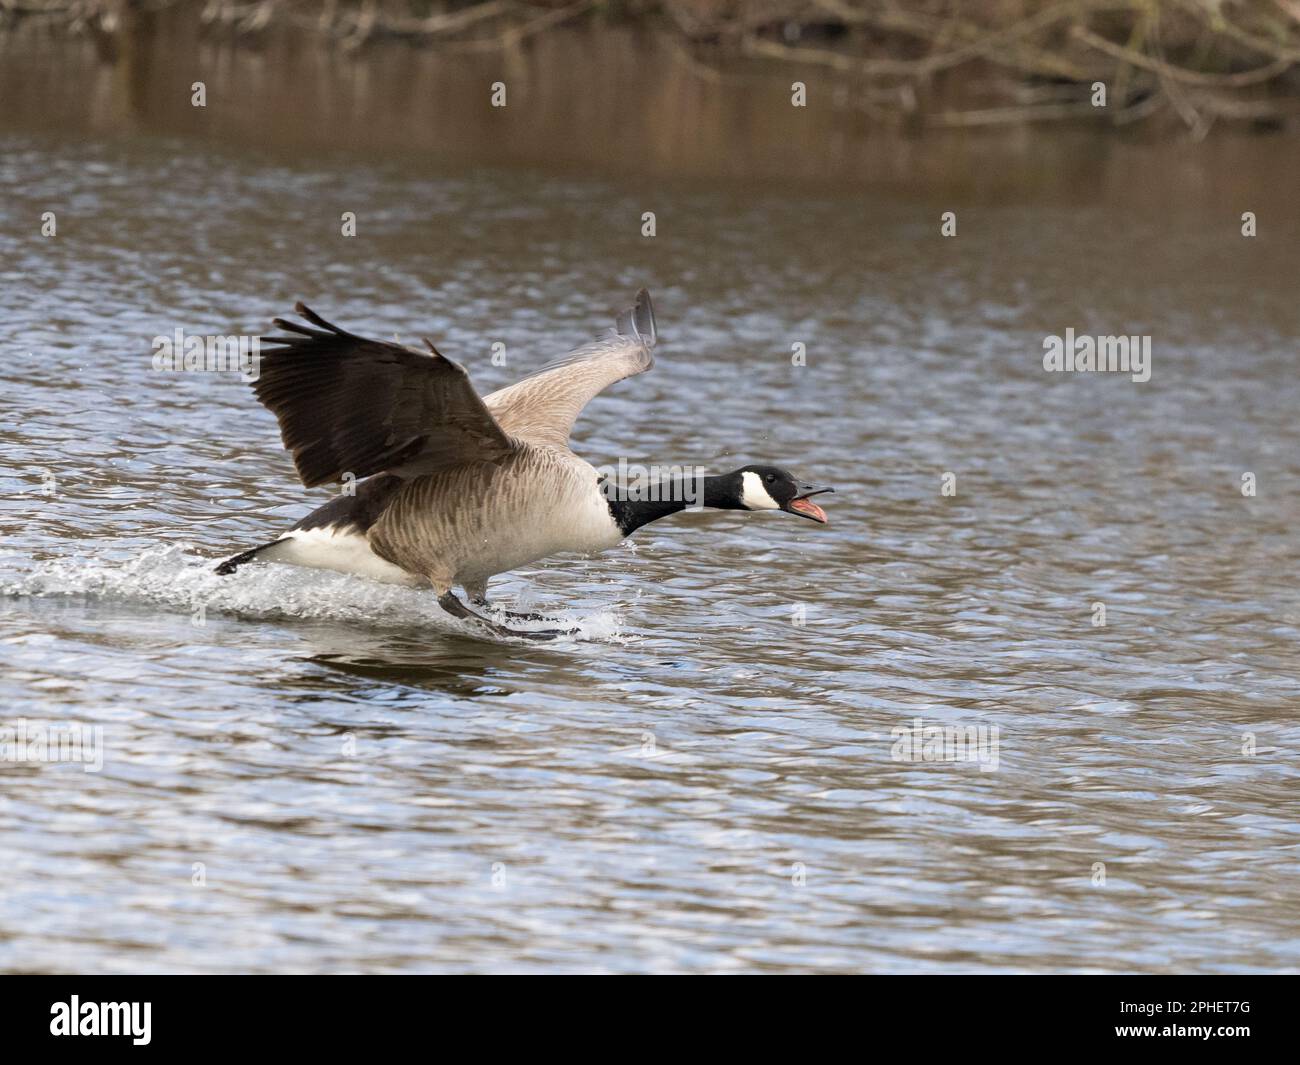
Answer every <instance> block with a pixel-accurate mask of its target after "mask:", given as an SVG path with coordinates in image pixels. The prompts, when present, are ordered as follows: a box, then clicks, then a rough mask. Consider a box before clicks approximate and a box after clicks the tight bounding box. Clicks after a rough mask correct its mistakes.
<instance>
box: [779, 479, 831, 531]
mask: <svg viewBox="0 0 1300 1065" xmlns="http://www.w3.org/2000/svg"><path fill="white" fill-rule="evenodd" d="M833 491H835V489H834V488H830V487H825V488H824V487H821V486H819V485H815V484H801V485H800V486H799V494H798V495H797V496H795V497H794V498H793V499H792V500H790V502H789V503H787V504H786V505H785V506H783V507H782V508H781V509H782V510H786V511H789V512H790V513H791V514H798V515H800V516H801V517H805V518H812V520H813V521H816V522H820V523H821V524H822V525H825V524H826V520H827V519H826V511H824V510H822V508H821V507H819V506H818V505H817V504H816V503H814V502H813V501H812V500H811V499H810V498H809V497H810V496H818V495H821V494H822V493H823V492H833Z"/></svg>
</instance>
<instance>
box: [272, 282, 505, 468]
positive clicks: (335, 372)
mask: <svg viewBox="0 0 1300 1065" xmlns="http://www.w3.org/2000/svg"><path fill="white" fill-rule="evenodd" d="M294 309H295V310H296V311H297V312H298V313H299V314H300V315H302V316H303V317H304V318H306V319H307V321H309V322H311V324H312V325H313V326H316V328H314V329H313V328H311V327H309V326H305V325H301V324H299V323H297V322H286V321H284V320H283V319H281V318H277V319H275V325H276V327H277V328H279V329H283V330H285V331H287V332H289V333H293V334H295V335H294V336H272V337H263V338H262V344H263V345H264V347H263V350H262V353H261V367H260V372H259V375H258V378H257V380H256V381H255V382H254V383H253V391H254V392H255V393H256V394H257V398H258V399H259V400H260V401H261V402H262V403H263V405H265V406H266V408H267V409H268V410H270V411H271V413H272V414H274V415H275V417H276V420H277V421H279V423H280V436H281V438H282V439H283V440H284V446H285V447H286V448H287V449H288V450H289V452H290V453H291V454H292V455H293V462H294V465H295V466H296V467H297V468H298V476H299V478H301V480H302V483H303V484H305V485H306V486H307V487H308V488H313V487H315V486H316V485H320V484H329V483H330V482H333V481H340V480H342V479H343V477H344V474H351V475H352V476H354V477H356V478H357V479H360V478H362V477H369V476H371V475H372V474H376V473H381V472H383V471H385V470H386V471H388V472H389V473H395V474H397V475H399V476H402V477H414V476H418V475H420V474H424V473H431V472H433V471H434V470H438V469H441V468H443V467H446V466H452V465H457V464H459V463H463V462H474V461H482V462H498V461H500V460H501V459H502V458H504V457H505V456H506V455H507V454H509V453H510V451H511V450H512V449H513V446H512V444H511V443H510V440H509V438H508V437H507V436H506V434H505V433H504V432H502V429H501V426H499V425H498V424H497V423H496V422H495V421H493V419H492V415H491V414H489V413H488V410H487V407H485V406H484V405H483V400H482V399H480V398H479V396H478V394H477V393H476V392H475V391H474V388H473V386H471V384H470V382H469V375H468V374H467V373H466V372H465V369H464V367H462V366H459V365H458V364H456V363H454V362H452V361H451V360H450V359H447V358H444V357H443V356H442V355H440V354H439V353H438V352H437V350H436V349H435V348H434V346H433V345H432V344H431V343H429V341H427V340H426V341H425V343H426V344H429V351H428V352H424V351H419V350H417V349H415V348H408V347H406V346H405V345H402V344H389V343H386V342H384V341H381V340H367V339H366V338H365V337H359V336H353V335H352V334H351V333H347V332H344V331H343V330H342V329H340V328H339V327H338V326H335V325H331V324H330V323H329V322H327V321H325V319H323V318H321V317H320V316H319V315H317V314H315V313H314V312H312V311H311V310H309V309H308V308H307V307H305V306H304V305H303V304H301V303H299V304H297V305H296V306H295V308H294ZM266 345H275V347H272V348H271V349H270V350H266V347H265V346H266Z"/></svg>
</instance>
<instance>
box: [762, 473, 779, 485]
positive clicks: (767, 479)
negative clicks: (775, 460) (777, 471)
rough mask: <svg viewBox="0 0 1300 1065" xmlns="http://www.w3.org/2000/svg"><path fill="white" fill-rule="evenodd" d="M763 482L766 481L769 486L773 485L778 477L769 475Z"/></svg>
mask: <svg viewBox="0 0 1300 1065" xmlns="http://www.w3.org/2000/svg"><path fill="white" fill-rule="evenodd" d="M763 480H765V481H766V482H767V483H768V484H771V483H772V482H773V481H775V480H776V477H775V476H774V475H773V474H770V473H769V474H768V475H767V476H766V477H764V478H763Z"/></svg>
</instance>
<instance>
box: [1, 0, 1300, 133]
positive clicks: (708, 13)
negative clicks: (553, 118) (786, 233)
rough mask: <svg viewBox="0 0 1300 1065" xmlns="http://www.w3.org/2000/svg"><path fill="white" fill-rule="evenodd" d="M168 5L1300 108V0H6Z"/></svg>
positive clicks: (813, 70) (906, 88)
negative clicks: (598, 35) (613, 33)
mask: <svg viewBox="0 0 1300 1065" xmlns="http://www.w3.org/2000/svg"><path fill="white" fill-rule="evenodd" d="M164 9H168V10H173V11H175V10H183V9H189V10H190V11H192V12H193V15H194V17H196V18H198V19H199V20H200V21H201V22H202V24H203V25H204V27H205V28H206V31H207V32H210V33H221V34H227V35H233V36H236V37H243V38H248V39H249V40H250V41H251V40H253V39H255V38H256V36H257V35H258V34H260V33H262V32H265V31H266V30H268V28H270V27H273V26H279V27H293V28H295V29H297V30H300V31H302V32H305V33H309V34H313V35H316V36H318V37H319V38H320V39H321V41H322V42H325V43H328V45H329V46H330V47H334V48H339V49H342V50H354V49H360V48H365V47H366V46H368V45H370V44H373V43H374V42H377V41H383V40H394V39H397V40H405V41H408V42H410V43H411V44H413V45H415V46H419V47H429V48H441V49H446V50H450V51H457V52H474V51H479V52H482V51H492V50H499V49H508V48H517V47H525V46H526V45H527V43H528V42H529V41H530V40H531V39H533V38H535V37H536V36H537V35H538V34H542V33H546V32H549V31H554V30H556V29H557V28H559V27H562V26H574V25H584V24H585V25H591V24H593V23H599V24H619V25H632V26H640V25H648V26H654V27H657V28H659V29H661V30H663V31H666V32H668V33H670V34H671V35H673V37H674V38H675V39H676V40H677V42H678V43H679V45H680V48H681V51H682V52H683V54H684V55H685V56H686V57H687V59H688V61H689V62H690V63H691V64H692V65H693V66H694V67H695V68H696V69H697V70H698V71H699V72H700V74H701V76H704V77H707V78H711V79H717V80H726V79H728V78H732V77H738V76H739V77H743V76H747V74H746V71H747V68H750V67H760V66H761V67H767V68H771V67H774V66H777V65H778V64H785V65H786V66H785V69H786V70H787V71H788V72H789V73H791V76H792V77H793V78H799V77H808V76H816V75H817V73H818V72H821V73H823V74H829V75H831V76H833V77H834V78H836V79H837V82H838V83H839V84H840V86H841V88H842V91H841V92H840V93H839V97H838V98H839V99H840V101H841V102H845V101H847V102H848V105H849V106H853V107H855V108H860V109H862V110H864V111H866V112H868V113H869V114H871V115H872V116H873V117H874V118H876V119H878V120H882V121H888V122H897V123H900V124H909V125H920V126H927V125H928V126H979V125H997V124H1005V123H1020V122H1030V121H1042V120H1077V121H1090V122H1098V121H1100V122H1107V123H1112V124H1115V125H1118V126H1128V125H1132V124H1134V123H1137V122H1148V123H1150V124H1151V125H1152V126H1153V127H1155V128H1179V129H1185V130H1186V131H1188V132H1189V133H1190V134H1191V135H1192V136H1193V137H1197V138H1199V137H1202V136H1204V135H1205V134H1206V132H1208V131H1209V129H1210V128H1211V127H1212V126H1213V125H1214V124H1215V123H1216V122H1219V121H1228V122H1234V123H1243V122H1244V123H1247V124H1249V125H1251V126H1253V127H1256V128H1261V129H1276V128H1280V127H1284V126H1287V125H1289V124H1294V123H1296V122H1297V121H1300V66H1298V63H1300V0H964V2H963V0H911V2H907V0H574V2H565V0H470V2H447V3H438V2H430V0H0V27H31V26H36V27H46V28H48V29H51V30H54V31H59V32H90V33H93V34H95V35H96V36H97V37H100V38H105V37H106V38H110V39H111V38H112V37H113V36H114V35H115V34H121V33H125V32H131V31H132V30H133V29H138V28H139V25H140V24H141V22H142V21H146V20H148V19H151V18H153V17H155V16H156V15H157V14H158V13H159V12H161V11H162V10H164ZM1098 82H1100V83H1104V85H1105V87H1106V105H1105V107H1104V108H1099V107H1097V106H1095V104H1094V102H1093V95H1094V86H1095V85H1096V83H1098Z"/></svg>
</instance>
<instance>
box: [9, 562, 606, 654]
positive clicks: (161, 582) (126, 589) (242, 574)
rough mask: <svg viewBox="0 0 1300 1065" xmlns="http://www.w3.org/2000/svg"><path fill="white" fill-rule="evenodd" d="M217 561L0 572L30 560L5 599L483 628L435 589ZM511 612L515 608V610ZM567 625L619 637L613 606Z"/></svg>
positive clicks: (584, 635) (37, 566) (584, 636)
mask: <svg viewBox="0 0 1300 1065" xmlns="http://www.w3.org/2000/svg"><path fill="white" fill-rule="evenodd" d="M218 561H219V559H215V558H206V557H202V556H199V555H196V554H194V553H192V551H191V550H189V549H188V548H187V546H186V545H178V544H169V545H166V546H161V547H156V548H150V549H148V550H146V551H144V552H143V553H142V554H140V555H139V556H137V557H136V558H133V559H130V560H128V561H126V562H115V561H111V560H108V559H104V558H100V557H96V556H95V555H94V554H89V555H84V554H83V555H78V556H68V557H62V558H56V559H47V560H44V561H40V562H36V563H31V562H28V561H27V560H26V559H19V558H18V557H17V556H14V555H9V556H7V557H4V558H2V559H0V563H2V564H3V565H2V566H0V569H3V570H11V567H12V565H13V564H14V563H21V562H27V565H28V566H29V567H30V568H29V569H28V571H27V572H23V573H19V574H18V575H17V576H10V575H7V574H6V575H5V576H3V577H0V595H5V596H14V597H17V596H33V597H47V596H51V597H52V596H89V597H92V598H97V599H108V600H114V599H119V600H129V601H136V602H140V601H143V602H148V603H156V604H159V605H162V606H165V607H168V608H171V609H175V610H176V611H178V612H183V613H187V614H192V613H193V612H194V611H195V610H196V609H198V608H199V607H200V606H201V607H202V608H203V610H204V611H205V612H206V613H217V614H229V615H232V616H236V617H241V618H249V619H268V620H269V619H275V620H282V619H285V618H302V619H309V620H331V621H346V622H355V623H361V624H367V625H378V626H383V627H386V628H388V627H391V628H406V627H419V628H436V629H439V630H441V631H443V632H446V633H448V634H461V635H464V634H466V633H470V632H474V633H475V634H476V635H477V634H478V632H479V631H481V630H476V629H475V627H474V626H472V625H471V624H467V623H462V622H460V621H457V620H455V619H453V618H450V617H448V616H447V614H446V612H445V611H444V610H443V609H442V608H441V607H440V606H438V603H437V600H436V599H435V598H434V595H433V590H432V588H430V589H428V590H427V591H426V590H424V589H419V588H406V587H403V586H401V585H395V584H381V583H379V582H377V581H371V580H366V579H365V578H363V577H354V576H351V575H349V574H346V573H333V572H330V571H328V570H315V569H309V568H307V567H303V566H288V565H282V564H279V563H256V562H254V563H252V564H250V565H246V566H241V567H240V569H239V570H238V571H237V572H235V573H233V574H231V575H230V576H225V577H223V576H219V575H218V574H217V573H216V572H215V571H214V569H213V567H214V566H215V565H216V563H217V562H218ZM514 609H518V608H517V607H516V608H514ZM554 617H555V618H556V619H557V620H558V622H559V623H560V627H563V628H576V629H577V632H575V633H574V634H573V635H572V636H569V637H566V638H567V639H571V640H608V639H614V638H617V637H618V635H619V629H620V625H619V616H618V613H617V611H616V610H615V609H614V608H612V607H610V608H605V609H602V610H599V611H597V612H596V613H595V614H589V615H587V616H585V617H580V616H578V615H576V614H575V613H574V612H573V611H555V612H554ZM510 626H511V627H512V628H516V629H520V630H523V631H527V630H528V629H530V628H539V629H544V628H553V627H556V622H555V621H548V622H523V621H513V620H512V621H511V622H510Z"/></svg>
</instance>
